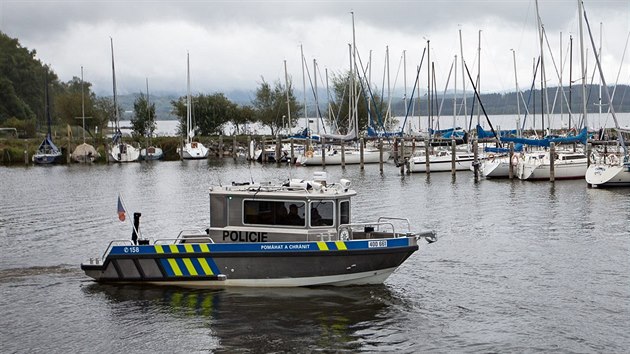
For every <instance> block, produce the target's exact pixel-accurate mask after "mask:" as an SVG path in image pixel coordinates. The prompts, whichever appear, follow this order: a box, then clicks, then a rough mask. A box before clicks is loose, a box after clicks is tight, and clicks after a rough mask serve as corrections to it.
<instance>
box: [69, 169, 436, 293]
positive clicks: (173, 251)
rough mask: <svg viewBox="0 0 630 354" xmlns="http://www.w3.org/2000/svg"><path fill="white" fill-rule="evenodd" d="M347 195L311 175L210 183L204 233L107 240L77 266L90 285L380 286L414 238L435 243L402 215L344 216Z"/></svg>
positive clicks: (343, 183)
mask: <svg viewBox="0 0 630 354" xmlns="http://www.w3.org/2000/svg"><path fill="white" fill-rule="evenodd" d="M355 195H356V192H355V191H354V190H352V189H350V181H348V180H344V179H341V180H340V181H339V182H338V183H334V184H328V183H327V181H326V175H325V173H321V172H320V173H316V178H314V179H313V180H312V181H302V180H290V181H288V182H286V183H284V184H279V185H272V184H249V183H247V184H234V183H233V184H232V185H230V186H220V187H211V188H210V227H209V228H208V229H206V230H205V231H192V232H191V231H182V232H181V233H180V234H179V235H178V236H177V237H176V238H175V239H170V240H168V239H163V240H148V239H142V238H141V239H140V240H137V239H136V237H133V236H132V240H131V241H127V240H125V241H112V242H111V243H110V245H109V247H108V248H107V251H106V252H105V254H104V255H103V257H102V259H94V258H92V259H90V261H89V262H87V263H83V264H81V269H83V270H84V271H85V273H86V274H87V275H88V276H90V277H92V278H93V279H95V280H96V281H98V282H114V283H118V282H123V283H150V284H157V285H175V286H182V287H192V288H204V287H230V286H243V287H294V286H318V285H335V286H345V285H363V284H380V283H382V282H383V281H385V279H386V278H387V277H388V276H389V275H390V274H392V273H393V272H394V271H395V270H396V268H397V267H398V266H399V265H401V264H402V263H403V262H404V261H405V260H406V259H407V258H408V257H409V256H411V255H412V254H413V253H414V252H415V251H417V250H418V241H419V240H420V239H425V240H426V241H428V242H429V243H431V242H434V241H436V240H437V238H436V236H435V233H434V232H432V231H425V232H419V233H414V232H411V230H410V228H411V227H410V223H409V221H408V220H407V219H403V218H396V217H381V218H379V219H378V220H376V221H372V222H359V223H353V222H351V208H350V200H351V198H352V197H353V196H355ZM134 216H136V215H134ZM137 230H139V215H137V217H134V233H133V235H137V234H139V232H136V231H137Z"/></svg>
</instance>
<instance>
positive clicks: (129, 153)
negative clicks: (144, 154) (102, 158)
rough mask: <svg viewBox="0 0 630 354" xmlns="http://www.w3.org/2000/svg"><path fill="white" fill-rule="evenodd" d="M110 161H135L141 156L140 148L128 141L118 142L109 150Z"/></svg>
mask: <svg viewBox="0 0 630 354" xmlns="http://www.w3.org/2000/svg"><path fill="white" fill-rule="evenodd" d="M109 158H110V161H114V162H134V161H138V159H139V158H140V149H138V148H136V147H135V146H133V145H131V144H127V143H122V144H116V145H114V146H112V147H111V149H110V150H109Z"/></svg>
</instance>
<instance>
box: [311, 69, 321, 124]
mask: <svg viewBox="0 0 630 354" xmlns="http://www.w3.org/2000/svg"><path fill="white" fill-rule="evenodd" d="M313 81H315V115H316V116H317V123H316V124H315V127H316V128H317V134H319V121H320V119H322V117H320V115H319V95H318V94H317V59H315V58H313Z"/></svg>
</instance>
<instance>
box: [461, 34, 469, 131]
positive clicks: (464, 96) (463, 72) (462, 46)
mask: <svg viewBox="0 0 630 354" xmlns="http://www.w3.org/2000/svg"><path fill="white" fill-rule="evenodd" d="M459 54H460V57H461V58H462V97H463V101H464V117H467V116H468V110H467V108H466V79H465V78H466V75H465V73H466V63H465V62H464V45H463V44H462V30H461V28H460V29H459ZM464 122H465V120H464Z"/></svg>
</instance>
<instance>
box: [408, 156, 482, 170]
mask: <svg viewBox="0 0 630 354" xmlns="http://www.w3.org/2000/svg"><path fill="white" fill-rule="evenodd" d="M473 161H474V157H473V156H472V155H470V156H468V155H467V156H457V158H456V159H455V170H456V171H468V170H470V168H471V166H472V163H473ZM429 164H430V167H429V171H430V172H447V171H452V166H453V165H452V164H453V162H452V159H451V156H439V157H435V156H430V157H429ZM409 172H419V173H422V172H427V168H426V161H425V157H424V156H416V157H412V158H411V159H409Z"/></svg>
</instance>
